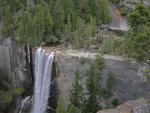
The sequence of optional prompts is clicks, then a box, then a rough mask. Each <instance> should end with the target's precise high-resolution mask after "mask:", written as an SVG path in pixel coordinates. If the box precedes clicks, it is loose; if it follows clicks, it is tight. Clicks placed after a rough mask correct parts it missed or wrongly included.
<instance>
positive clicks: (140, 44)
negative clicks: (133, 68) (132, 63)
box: [124, 3, 150, 64]
mask: <svg viewBox="0 0 150 113" xmlns="http://www.w3.org/2000/svg"><path fill="white" fill-rule="evenodd" d="M149 18H150V10H149V9H148V8H147V7H145V6H144V5H143V4H141V3H140V4H137V6H136V9H135V11H133V12H131V13H130V14H129V15H128V22H129V24H130V26H131V28H130V30H129V32H128V34H127V36H126V39H125V41H124V49H125V53H126V54H127V55H128V56H129V57H132V58H135V59H137V60H138V61H144V62H146V63H148V64H150V62H149V61H150V54H149V48H150V38H149V36H150V25H149Z"/></svg>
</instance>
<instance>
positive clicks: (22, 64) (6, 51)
mask: <svg viewBox="0 0 150 113" xmlns="http://www.w3.org/2000/svg"><path fill="white" fill-rule="evenodd" d="M30 52H31V51H30V49H29V48H28V47H27V46H24V45H21V44H19V43H17V42H16V41H13V40H11V39H10V38H5V37H3V36H2V35H0V69H1V70H2V72H3V73H4V74H5V75H6V76H7V77H6V78H7V79H8V81H9V82H10V84H11V85H12V86H13V87H25V86H29V85H31V84H32V76H31V71H32V70H31V69H32V68H31V56H30V55H31V53H30Z"/></svg>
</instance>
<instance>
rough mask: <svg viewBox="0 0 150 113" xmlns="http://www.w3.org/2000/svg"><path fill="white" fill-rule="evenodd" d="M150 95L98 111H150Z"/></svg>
mask: <svg viewBox="0 0 150 113" xmlns="http://www.w3.org/2000/svg"><path fill="white" fill-rule="evenodd" d="M149 100H150V95H148V96H145V97H141V98H139V99H137V100H131V101H128V102H126V103H124V104H121V105H119V106H118V107H117V108H115V109H107V110H101V111H99V112H97V113H150V103H149Z"/></svg>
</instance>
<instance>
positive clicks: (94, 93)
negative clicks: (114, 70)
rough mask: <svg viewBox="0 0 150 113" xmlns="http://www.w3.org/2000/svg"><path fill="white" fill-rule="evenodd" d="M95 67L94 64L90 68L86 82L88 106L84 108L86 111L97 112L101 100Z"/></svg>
mask: <svg viewBox="0 0 150 113" xmlns="http://www.w3.org/2000/svg"><path fill="white" fill-rule="evenodd" d="M95 72H96V71H95V68H94V67H93V66H92V67H91V68H90V70H89V75H88V78H87V82H86V88H87V91H88V92H87V97H88V99H87V101H86V108H85V110H84V112H85V113H96V112H97V111H98V110H100V106H99V101H98V94H99V87H98V84H97V80H96V78H97V77H96V76H98V75H97V73H95Z"/></svg>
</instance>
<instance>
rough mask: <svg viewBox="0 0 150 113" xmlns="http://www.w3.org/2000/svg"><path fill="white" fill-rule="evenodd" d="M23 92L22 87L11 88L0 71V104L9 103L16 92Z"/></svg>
mask: <svg viewBox="0 0 150 113" xmlns="http://www.w3.org/2000/svg"><path fill="white" fill-rule="evenodd" d="M23 92H24V89H23V88H13V87H11V85H10V84H9V83H8V82H7V80H5V79H4V76H3V74H2V73H1V72H0V105H1V104H9V103H10V102H12V100H13V96H14V95H16V94H22V93H23Z"/></svg>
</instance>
